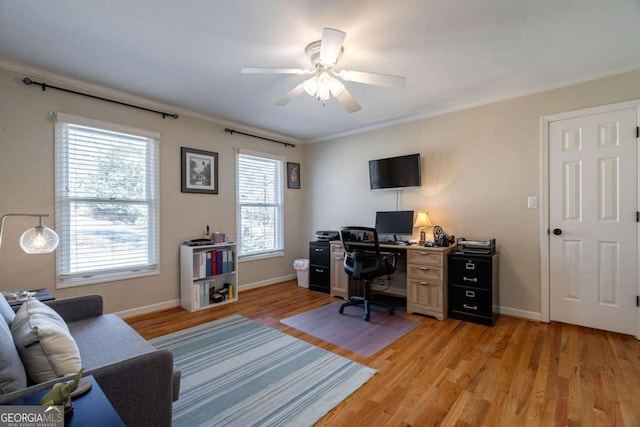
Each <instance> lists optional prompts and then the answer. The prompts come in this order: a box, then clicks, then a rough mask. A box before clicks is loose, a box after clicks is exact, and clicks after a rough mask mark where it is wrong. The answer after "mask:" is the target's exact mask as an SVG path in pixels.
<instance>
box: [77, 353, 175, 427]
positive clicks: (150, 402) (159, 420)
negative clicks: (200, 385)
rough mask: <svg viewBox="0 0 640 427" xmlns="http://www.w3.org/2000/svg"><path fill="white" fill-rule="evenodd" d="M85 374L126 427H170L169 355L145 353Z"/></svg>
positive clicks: (171, 369) (170, 389)
mask: <svg viewBox="0 0 640 427" xmlns="http://www.w3.org/2000/svg"><path fill="white" fill-rule="evenodd" d="M86 374H87V375H93V377H94V378H95V379H96V380H97V381H98V383H99V384H100V387H101V388H102V390H103V391H104V393H105V395H106V396H107V398H108V399H109V401H110V402H111V405H113V407H114V409H115V410H116V412H118V415H120V418H122V421H124V423H125V425H127V426H128V427H131V426H134V427H135V426H144V427H146V426H150V425H152V426H171V417H172V413H173V411H172V407H173V400H174V399H173V397H174V396H173V394H174V386H173V378H174V368H173V354H172V353H171V352H170V351H168V350H157V351H154V352H151V353H146V354H143V355H140V356H137V357H134V358H131V359H127V360H123V361H121V362H118V363H114V364H112V365H108V366H103V367H100V368H96V369H92V370H89V371H88V372H87V373H86ZM178 381H179V380H178Z"/></svg>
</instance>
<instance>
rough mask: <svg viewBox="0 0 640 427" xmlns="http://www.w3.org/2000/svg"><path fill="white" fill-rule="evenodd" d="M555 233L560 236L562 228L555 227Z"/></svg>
mask: <svg viewBox="0 0 640 427" xmlns="http://www.w3.org/2000/svg"><path fill="white" fill-rule="evenodd" d="M553 234H555V235H556V236H559V235H561V234H562V230H560V229H559V228H554V229H553Z"/></svg>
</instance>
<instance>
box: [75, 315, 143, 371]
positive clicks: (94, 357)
mask: <svg viewBox="0 0 640 427" xmlns="http://www.w3.org/2000/svg"><path fill="white" fill-rule="evenodd" d="M68 326H69V330H70V331H71V335H73V337H74V338H75V340H76V343H77V345H78V349H79V350H80V357H81V358H82V366H83V367H84V369H85V370H86V371H89V370H91V369H93V368H96V367H99V366H106V365H110V364H112V363H116V362H121V361H123V360H127V359H131V358H132V357H136V356H139V355H141V354H145V353H151V352H153V351H156V348H155V347H154V346H152V345H151V344H150V343H149V342H147V341H146V340H145V339H143V338H142V337H141V336H140V335H138V333H137V332H136V331H134V330H133V328H131V326H129V325H128V324H127V322H125V321H124V320H122V319H121V318H120V317H118V316H116V315H115V314H103V315H102V316H97V317H91V318H89V319H84V320H79V321H77V322H69V324H68Z"/></svg>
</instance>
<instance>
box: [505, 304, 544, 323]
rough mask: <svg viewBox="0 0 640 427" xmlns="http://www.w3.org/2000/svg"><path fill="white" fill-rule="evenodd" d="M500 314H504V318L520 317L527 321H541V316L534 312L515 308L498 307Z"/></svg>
mask: <svg viewBox="0 0 640 427" xmlns="http://www.w3.org/2000/svg"><path fill="white" fill-rule="evenodd" d="M499 310H500V314H504V315H506V316H513V317H520V318H523V319H528V320H537V321H538V322H540V321H541V320H542V314H541V313H536V312H534V311H527V310H520V309H517V308H511V307H504V306H501V307H500V309H499Z"/></svg>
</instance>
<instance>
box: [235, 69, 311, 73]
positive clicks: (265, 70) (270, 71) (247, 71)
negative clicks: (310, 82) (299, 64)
mask: <svg viewBox="0 0 640 427" xmlns="http://www.w3.org/2000/svg"><path fill="white" fill-rule="evenodd" d="M240 72H241V73H243V74H311V73H313V70H306V69H304V68H256V67H244V68H242V69H241V70H240Z"/></svg>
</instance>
